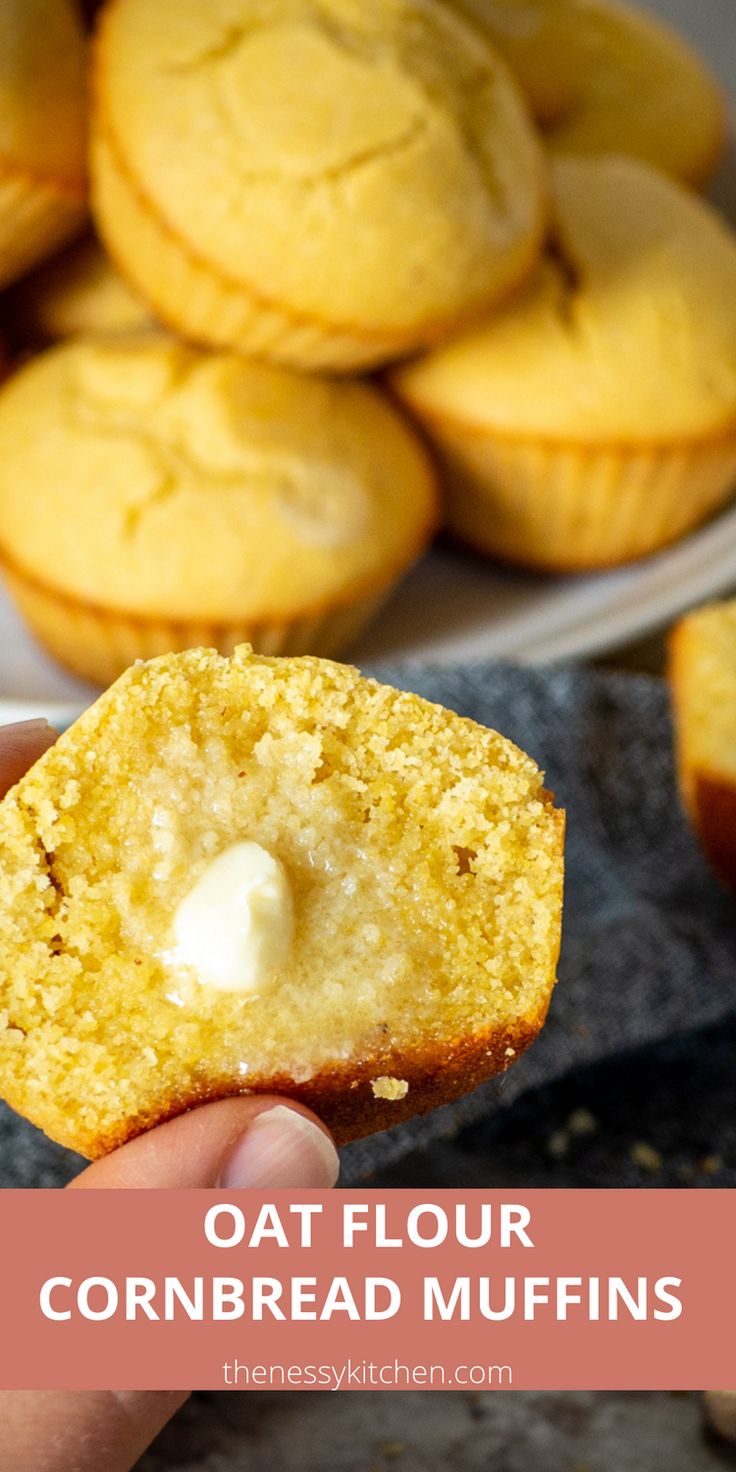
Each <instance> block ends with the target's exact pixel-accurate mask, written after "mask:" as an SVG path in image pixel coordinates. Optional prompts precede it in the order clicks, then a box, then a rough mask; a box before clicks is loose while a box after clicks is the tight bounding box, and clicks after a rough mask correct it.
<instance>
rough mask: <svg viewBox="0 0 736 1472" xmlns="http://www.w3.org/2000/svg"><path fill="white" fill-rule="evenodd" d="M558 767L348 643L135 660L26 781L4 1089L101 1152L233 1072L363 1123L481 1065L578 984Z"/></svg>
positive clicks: (13, 854)
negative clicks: (564, 907)
mask: <svg viewBox="0 0 736 1472" xmlns="http://www.w3.org/2000/svg"><path fill="white" fill-rule="evenodd" d="M542 780H543V779H542V774H541V773H540V772H539V770H538V769H537V767H536V765H535V764H534V762H533V761H532V760H531V759H530V758H529V757H527V756H525V755H524V754H523V753H522V752H521V751H519V750H518V748H517V747H515V746H513V745H512V744H511V743H510V742H509V741H507V740H505V739H504V738H503V737H502V736H499V735H497V734H496V733H495V732H493V731H489V730H486V729H484V728H483V727H480V726H477V725H475V724H474V723H473V722H471V721H467V720H464V719H462V718H460V717H459V716H456V715H453V714H452V713H450V712H449V711H446V710H444V709H443V708H442V707H440V706H436V705H430V704H429V703H428V702H426V701H424V700H421V699H419V698H418V697H417V696H414V695H408V694H402V693H399V692H398V691H396V690H393V689H391V688H389V687H387V686H382V685H379V684H377V683H375V682H374V681H372V680H366V679H363V678H362V677H361V676H360V675H359V674H358V672H357V671H356V670H353V669H350V668H348V667H345V666H340V665H334V664H330V663H328V662H323V661H319V660H315V659H309V658H308V659H298V660H288V661H287V660H272V659H264V658H258V657H254V656H253V655H252V654H251V652H250V651H249V650H248V649H242V648H241V649H239V650H238V651H236V654H235V656H234V657H233V659H232V660H226V659H222V658H221V657H220V656H218V655H217V654H215V653H214V652H213V651H206V650H197V651H189V652H188V653H186V654H182V655H179V656H169V657H167V658H163V659H160V660H155V661H153V662H151V663H150V664H140V665H137V666H135V667H134V668H133V669H131V670H129V671H128V672H127V674H125V675H124V676H123V677H122V679H121V680H120V681H119V683H118V684H117V685H115V686H114V687H113V688H112V690H110V691H108V692H107V694H106V695H104V696H102V697H101V699H100V700H99V701H98V702H97V704H96V705H95V706H93V707H92V709H91V710H89V711H88V712H87V713H86V714H85V715H84V716H83V717H82V718H81V719H80V720H79V721H78V722H77V723H76V725H75V726H73V727H72V728H71V729H70V730H69V731H68V732H67V733H66V734H65V735H64V736H62V737H61V739H60V740H59V742H58V744H57V746H56V747H54V748H53V749H52V750H51V751H50V752H49V753H47V754H46V755H45V756H44V757H43V758H42V759H41V761H40V762H38V763H37V765H36V766H35V767H34V768H33V769H32V770H31V772H30V773H29V774H28V775H27V776H26V777H24V778H23V779H22V781H21V782H20V783H19V784H18V785H17V786H16V787H15V788H14V789H13V790H12V791H11V793H10V794H9V796H8V797H7V798H6V799H5V800H4V801H3V803H2V804H0V1094H2V1095H3V1096H4V1097H5V1098H6V1099H7V1100H8V1102H9V1103H10V1104H11V1105H12V1106H13V1107H14V1108H16V1109H18V1110H20V1111H21V1112H22V1113H24V1114H26V1115H27V1116H28V1117H29V1118H30V1119H32V1120H33V1121H34V1122H35V1123H36V1124H38V1125H40V1126H41V1127H42V1128H43V1129H44V1130H46V1132H47V1133H48V1134H50V1135H51V1136H52V1137H53V1138H55V1139H57V1140H59V1141H61V1142H62V1143H63V1144H66V1145H69V1146H71V1147H73V1148H74V1149H77V1150H80V1151H81V1152H82V1153H83V1154H86V1155H88V1156H95V1155H98V1154H100V1153H101V1152H103V1151H106V1150H109V1149H110V1148H111V1147H113V1146H115V1145H118V1144H120V1143H122V1141H124V1140H125V1139H126V1138H128V1137H129V1136H130V1135H132V1134H134V1133H136V1132H137V1131H140V1130H142V1129H144V1128H146V1127H147V1126H149V1125H153V1124H155V1123H157V1122H158V1121H160V1120H162V1119H165V1118H166V1117H168V1116H170V1115H173V1114H176V1113H177V1112H179V1111H181V1110H183V1109H186V1108H188V1107H189V1106H191V1105H194V1104H197V1103H199V1102H202V1101H204V1100H206V1099H213V1098H218V1097H220V1096H222V1095H227V1094H236V1093H242V1092H249V1091H257V1092H263V1091H266V1092H277V1093H284V1094H288V1095H291V1096H294V1097H296V1098H298V1099H300V1100H302V1101H303V1102H305V1103H307V1104H309V1105H310V1106H311V1107H313V1108H314V1109H315V1110H316V1111H317V1112H318V1113H319V1114H320V1115H321V1117H322V1118H323V1119H324V1120H325V1122H326V1123H327V1124H328V1125H329V1126H330V1128H331V1129H332V1130H333V1131H334V1132H335V1134H336V1136H337V1138H338V1139H339V1140H346V1139H350V1138H353V1137H355V1136H358V1135H361V1134H366V1133H369V1132H370V1131H372V1130H377V1129H382V1128H384V1127H386V1126H388V1125H391V1124H393V1123H396V1122H398V1121H399V1120H401V1119H404V1118H406V1117H408V1116H409V1115H411V1114H414V1113H421V1112H422V1111H424V1110H427V1109H429V1108H432V1107H433V1106H434V1105H436V1104H440V1103H444V1102H446V1101H447V1100H448V1099H451V1098H453V1097H454V1096H456V1095H458V1094H461V1093H464V1092H466V1091H467V1090H469V1089H472V1088H473V1087H474V1086H475V1085H476V1084H477V1083H479V1082H480V1080H481V1079H483V1078H486V1077H488V1076H489V1075H491V1074H493V1073H495V1072H498V1071H500V1070H503V1069H505V1068H507V1067H509V1066H510V1064H511V1063H512V1062H513V1061H514V1059H515V1058H516V1057H518V1055H519V1054H520V1053H521V1052H522V1051H523V1049H524V1048H525V1047H526V1046H527V1044H528V1043H529V1042H530V1041H531V1040H532V1039H533V1037H534V1036H535V1035H536V1033H537V1032H538V1031H539V1029H540V1027H541V1026H542V1023H543V1021H544V1017H545V1014H546V1011H547V1007H548V1003H549V1000H550V995H551V992H552V988H553V984H554V976H555V966H556V961H557V955H558V949H559V938H560V919H561V898H562V845H563V816H562V814H561V813H560V812H559V811H557V810H555V809H554V808H553V806H552V802H551V799H550V796H549V794H548V793H546V792H545V791H544V788H543V785H542Z"/></svg>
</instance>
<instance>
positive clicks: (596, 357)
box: [393, 157, 736, 571]
mask: <svg viewBox="0 0 736 1472" xmlns="http://www.w3.org/2000/svg"><path fill="white" fill-rule="evenodd" d="M393 382H394V385H395V387H396V389H397V390H398V392H399V394H400V395H401V396H402V397H403V398H404V400H405V401H406V402H407V403H408V404H410V405H411V407H412V409H413V410H414V411H415V413H416V414H417V415H418V416H419V418H420V419H421V420H422V422H423V424H424V426H425V428H426V429H427V431H428V433H429V435H430V436H431V438H432V439H433V440H434V442H435V444H436V445H437V447H438V448H439V450H440V452H441V454H442V456H443V460H444V464H445V470H446V479H447V496H448V508H447V514H448V519H449V523H450V526H451V527H452V528H453V529H454V531H455V532H456V533H457V535H458V536H460V537H461V538H462V539H464V540H465V541H467V542H469V543H471V544H472V545H473V546H474V547H477V548H478V549H479V550H480V551H482V552H485V553H488V554H489V555H492V556H496V557H501V558H504V559H508V560H510V561H513V562H517V563H520V564H522V565H524V566H529V567H535V568H542V569H545V568H546V569H549V570H551V571H558V570H563V571H564V570H577V569H584V568H593V567H605V566H613V565H615V564H617V563H621V562H627V561H629V560H630V559H632V558H637V557H643V556H645V555H647V554H648V553H651V552H654V551H655V550H656V549H657V548H660V547H663V546H664V545H665V544H666V543H668V542H673V541H675V540H676V538H678V537H681V536H682V535H683V534H684V533H685V532H687V531H690V530H691V529H692V528H693V527H695V526H697V525H698V523H699V522H702V521H703V520H705V519H706V518H707V517H708V516H710V515H711V514H712V513H713V512H714V511H715V510H716V509H717V508H718V507H719V506H721V505H722V504H723V503H724V502H725V501H726V499H727V498H728V496H729V495H730V494H731V491H732V488H733V486H734V482H735V481H736V238H735V237H734V236H733V234H732V232H731V231H730V229H728V228H727V226H726V225H725V224H724V223H723V222H722V221H721V220H720V219H719V218H718V217H717V216H716V215H715V214H714V212H713V211H712V210H711V209H710V207H709V206H707V205H706V204H704V203H703V202H702V201H701V200H700V199H698V198H696V197H695V196H694V195H692V194H690V193H689V192H688V191H686V190H685V189H684V188H683V187H682V186H681V185H679V184H677V183H676V182H674V181H673V180H670V179H668V178H666V177H665V176H664V175H663V174H660V173H658V172H656V171H655V170H654V169H651V168H649V167H648V166H647V165H646V164H642V163H640V162H638V161H637V160H634V159H629V158H616V157H604V158H600V159H565V160H559V161H558V162H557V163H556V165H555V169H554V207H553V225H552V235H551V241H550V246H549V249H548V252H547V254H546V257H545V259H544V261H543V263H542V266H541V268H540V269H539V270H538V272H537V274H536V276H535V277H534V279H533V280H532V281H531V282H530V284H529V285H528V287H527V288H526V290H525V291H524V293H523V294H522V295H520V296H519V297H517V298H516V300H515V301H514V302H513V303H511V304H510V305H509V306H508V307H507V309H506V310H505V311H501V312H499V313H498V314H497V315H496V316H494V317H492V318H490V319H489V320H488V321H487V323H486V324H485V325H484V326H482V327H479V328H478V329H476V330H475V331H473V332H469V333H466V334H465V335H462V336H460V337H459V338H458V339H456V340H455V341H454V342H452V343H450V344H449V345H448V346H445V347H443V348H440V349H438V350H437V351H436V352H434V353H432V354H430V355H429V356H428V357H425V358H424V359H419V360H417V361H416V362H415V363H411V364H409V365H408V366H406V367H403V368H399V369H398V370H397V371H396V372H395V373H394V376H393Z"/></svg>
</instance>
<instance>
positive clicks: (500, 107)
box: [93, 0, 544, 369]
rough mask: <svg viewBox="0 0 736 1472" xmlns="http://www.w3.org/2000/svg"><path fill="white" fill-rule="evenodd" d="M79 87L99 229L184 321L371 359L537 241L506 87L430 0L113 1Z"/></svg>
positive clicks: (511, 92)
mask: <svg viewBox="0 0 736 1472" xmlns="http://www.w3.org/2000/svg"><path fill="white" fill-rule="evenodd" d="M95 90H96V107H95V119H96V121H95V127H94V140H95V141H94V149H93V175H94V180H95V197H96V210H97V215H98V219H99V223H100V225H101V228H102V231H103V234H104V236H105V238H106V239H107V241H108V244H109V246H110V248H111V250H112V253H113V255H114V256H116V257H117V258H118V259H119V260H120V262H121V264H122V265H123V266H124V267H125V269H126V272H127V274H128V275H129V277H130V279H131V280H132V281H134V282H135V283H136V285H138V286H139V287H140V289H141V291H142V292H143V294H144V296H146V297H147V298H148V299H149V300H150V302H151V304H152V306H153V307H154V308H155V309H156V310H157V313H158V314H159V315H161V316H162V318H163V320H165V321H166V322H168V323H169V324H171V325H173V326H177V327H178V328H179V329H181V330H184V331H186V332H188V333H189V334H190V335H191V336H193V337H194V338H196V339H200V340H203V341H207V342H212V341H214V342H217V343H226V344H229V345H232V346H238V347H240V348H241V349H243V350H244V351H247V352H254V353H258V354H259V355H262V356H266V357H276V358H280V359H282V360H285V361H290V362H295V363H297V364H299V365H301V366H311V367H333V368H335V369H340V368H349V367H354V366H356V365H358V364H367V363H379V362H381V361H385V360H386V359H388V358H390V357H392V356H396V355H397V354H398V353H401V352H409V351H411V350H412V349H413V348H414V347H416V346H418V345H420V344H422V343H424V342H426V341H431V340H433V339H435V338H436V337H437V336H438V335H440V334H441V333H442V332H443V331H446V330H448V328H450V327H452V326H453V325H454V324H455V323H456V322H457V321H458V320H463V319H465V318H466V317H467V316H468V315H471V314H473V313H477V311H478V310H479V309H482V308H483V307H484V306H486V305H488V304H489V303H490V302H491V301H492V300H494V299H496V298H497V297H498V296H500V295H501V294H503V293H504V292H505V291H506V290H507V289H509V288H510V287H511V286H512V285H514V284H515V283H516V282H517V281H518V280H519V279H520V278H521V277H523V275H524V274H525V273H526V272H527V271H528V270H529V269H530V267H531V264H532V263H533V260H534V258H535V256H536V253H537V252H538V249H539V246H540V243H541V233H542V229H543V223H544V171H543V166H542V156H541V149H540V147H539V144H538V142H537V140H536V137H535V136H534V133H533V130H532V128H531V126H530V122H529V118H528V116H527V113H526V109H525V105H524V103H523V100H522V98H521V95H520V93H519V92H518V90H517V88H516V85H515V83H514V81H513V80H512V78H511V76H510V74H509V73H508V72H507V70H506V67H505V64H504V63H503V61H502V60H501V58H500V57H499V56H498V54H497V53H496V51H495V50H494V49H493V48H492V47H491V46H490V45H489V43H488V42H487V41H486V40H485V38H484V37H483V36H482V35H481V34H480V33H479V32H478V31H477V30H476V29H475V28H474V27H472V26H471V25H469V24H468V23H467V22H466V21H465V20H463V19H462V18H461V17H458V16H456V15H454V14H453V13H452V12H451V11H450V10H449V9H448V8H446V7H445V6H444V5H441V4H439V3H436V0H378V3H375V0H374V3H372V4H371V5H366V4H364V3H363V0H255V3H250V0H249V3H245V0H215V3H213V4H210V5H208V6H206V7H205V6H197V7H193V6H191V5H180V4H179V3H178V0H162V3H158V4H157V5H156V6H151V5H149V4H148V3H147V0H115V3H114V4H112V5H111V6H109V7H107V10H106V12H105V16H104V19H103V24H102V28H101V34H100V37H99V41H98V45H97V62H96V89H95ZM193 198H196V205H197V207H196V210H194V209H193V208H192V201H193Z"/></svg>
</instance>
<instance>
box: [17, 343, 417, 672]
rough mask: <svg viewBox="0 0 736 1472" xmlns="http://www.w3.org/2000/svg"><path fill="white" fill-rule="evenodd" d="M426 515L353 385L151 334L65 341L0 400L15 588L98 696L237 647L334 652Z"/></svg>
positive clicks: (408, 447) (396, 571)
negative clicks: (166, 659)
mask: <svg viewBox="0 0 736 1472" xmlns="http://www.w3.org/2000/svg"><path fill="white" fill-rule="evenodd" d="M39 426H42V430H43V432H42V433H41V432H39ZM31 513H32V514H31ZM436 515H437V510H436V492H435V487H434V476H433V472H432V470H431V467H430V465H429V462H428V460H427V456H426V454H425V452H424V450H423V448H422V446H421V445H420V444H419V442H418V440H417V439H416V438H415V436H414V435H413V434H412V433H411V431H410V430H409V429H408V428H407V427H406V426H405V424H404V423H403V421H402V419H401V418H400V417H399V415H398V413H397V412H396V411H395V410H394V409H392V407H391V406H390V405H389V403H388V402H387V400H386V399H384V397H383V396H382V395H381V393H380V391H379V390H378V389H376V388H373V387H372V386H371V385H368V384H362V383H352V382H351V383H346V382H340V381H322V380H319V379H316V378H305V377H302V376H301V375H300V374H297V373H294V372H293V371H291V370H288V369H284V368H274V367H270V366H268V365H266V364H259V363H253V362H249V361H248V360H246V359H244V358H241V357H239V356H238V355H236V354H234V353H226V352H222V353H218V354H204V353H201V352H198V351H197V350H196V349H192V348H188V347H185V346H183V345H182V344H180V343H177V342H174V341H173V340H172V339H170V338H168V337H165V336H163V335H161V336H156V335H155V334H152V333H149V334H147V335H145V336H142V337H138V338H136V337H120V338H117V339H116V338H108V339H105V340H102V339H98V340H97V341H91V340H77V341H73V342H69V343H64V344H62V345H61V346H59V347H56V348H52V349H51V350H50V351H49V352H47V353H44V354H42V355H41V356H39V357H37V358H34V359H33V360H32V361H31V362H30V363H28V364H27V366H26V367H25V368H23V369H22V370H21V371H20V373H18V374H16V375H15V376H14V377H13V378H11V379H10V380H9V381H8V382H7V384H6V385H5V387H4V388H3V389H2V390H0V555H1V556H2V560H3V563H4V570H5V573H6V577H7V581H8V584H9V587H10V591H11V593H13V594H14V596H15V598H16V600H17V602H18V604H19V606H20V608H21V610H22V612H23V613H24V614H25V616H26V618H27V619H28V621H29V623H30V625H31V627H32V628H33V629H34V631H35V633H36V634H37V635H38V637H39V639H40V640H41V641H42V643H44V644H45V645H46V646H47V647H48V649H49V650H50V651H51V652H52V654H55V655H56V656H57V658H59V659H60V660H62V662H63V663H65V664H67V665H68V666H69V667H70V668H71V669H73V670H75V671H76V672H77V673H78V674H81V675H83V676H85V677H86V678H87V679H89V680H91V681H93V682H95V683H100V684H107V683H109V681H110V680H112V679H115V678H116V677H117V675H119V674H120V673H121V671H122V670H123V669H125V668H126V666H127V665H129V664H131V663H132V662H133V660H134V659H137V658H147V657H149V656H151V655H154V654H161V653H167V652H169V651H170V650H176V649H185V648H191V647H194V646H196V645H201V644H210V643H211V644H214V645H216V646H217V647H218V648H220V649H221V650H222V651H223V652H229V651H231V650H232V649H233V648H234V647H235V645H236V644H237V643H239V642H241V641H242V640H243V639H244V638H248V639H249V640H250V641H251V642H253V643H254V644H257V645H258V647H259V648H260V649H261V650H263V651H264V652H266V653H274V652H276V653H281V652H289V653H297V654H299V653H304V652H307V653H312V652H314V653H319V654H325V653H326V654H331V653H334V652H335V651H336V650H337V649H338V648H341V647H343V646H344V645H346V644H347V643H348V642H349V640H350V639H351V638H353V637H354V636H355V635H356V634H357V632H358V630H359V629H360V628H362V627H363V625H364V624H365V622H366V620H367V619H368V618H369V617H370V616H371V614H372V613H373V612H374V611H375V609H376V608H377V607H378V605H379V604H380V603H381V602H382V600H383V599H384V598H385V596H386V594H387V593H388V591H389V590H390V588H391V587H392V586H393V584H394V583H395V581H396V579H397V578H398V577H399V575H400V574H401V573H402V572H403V571H404V570H405V569H406V568H407V567H408V566H409V564H410V563H411V562H412V561H413V560H414V558H415V557H416V556H417V555H418V554H419V553H420V552H421V551H422V550H423V548H424V546H425V545H426V543H427V541H428V540H429V538H430V536H431V533H432V531H433V529H434V525H435V520H436Z"/></svg>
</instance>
